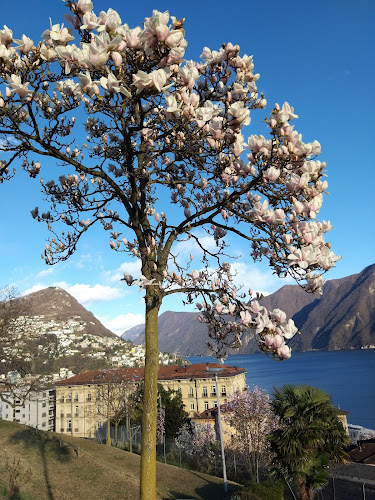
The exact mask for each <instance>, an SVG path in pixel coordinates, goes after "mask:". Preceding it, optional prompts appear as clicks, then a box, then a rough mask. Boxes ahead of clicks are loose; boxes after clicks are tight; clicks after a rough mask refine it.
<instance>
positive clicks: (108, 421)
mask: <svg viewBox="0 0 375 500" xmlns="http://www.w3.org/2000/svg"><path fill="white" fill-rule="evenodd" d="M106 445H107V446H112V443H111V415H110V408H109V389H108V393H107V439H106Z"/></svg>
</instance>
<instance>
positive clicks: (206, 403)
mask: <svg viewBox="0 0 375 500" xmlns="http://www.w3.org/2000/svg"><path fill="white" fill-rule="evenodd" d="M204 409H205V410H208V401H205V402H204Z"/></svg>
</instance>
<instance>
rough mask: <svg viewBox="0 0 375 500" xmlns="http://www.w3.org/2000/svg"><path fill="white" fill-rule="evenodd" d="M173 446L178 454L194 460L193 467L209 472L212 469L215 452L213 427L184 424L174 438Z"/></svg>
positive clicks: (215, 440)
mask: <svg viewBox="0 0 375 500" xmlns="http://www.w3.org/2000/svg"><path fill="white" fill-rule="evenodd" d="M175 444H176V446H177V448H178V450H179V452H180V463H181V452H182V451H183V452H184V453H186V454H187V455H188V456H190V457H192V458H193V459H194V462H195V463H194V465H195V466H196V467H199V468H200V470H201V469H202V468H204V469H206V470H209V469H212V468H213V467H214V464H215V456H216V451H217V446H216V444H217V439H216V434H215V430H214V427H213V426H212V425H210V424H207V423H200V422H199V423H195V422H190V423H185V424H183V425H182V427H181V428H180V430H179V431H178V434H177V436H176V438H175Z"/></svg>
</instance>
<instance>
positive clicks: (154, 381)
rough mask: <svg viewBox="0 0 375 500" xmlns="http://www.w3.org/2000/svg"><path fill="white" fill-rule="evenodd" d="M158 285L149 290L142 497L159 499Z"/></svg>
mask: <svg viewBox="0 0 375 500" xmlns="http://www.w3.org/2000/svg"><path fill="white" fill-rule="evenodd" d="M153 288H154V287H149V288H148V289H147V290H146V325H145V333H146V360H145V379H144V402H143V416H142V445H141V446H142V449H141V485H140V486H141V500H156V418H157V385H158V371H159V349H158V313H159V308H160V299H159V296H158V294H157V292H156V291H154V290H153Z"/></svg>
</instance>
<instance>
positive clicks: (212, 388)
mask: <svg viewBox="0 0 375 500" xmlns="http://www.w3.org/2000/svg"><path fill="white" fill-rule="evenodd" d="M211 394H212V396H216V385H211Z"/></svg>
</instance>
